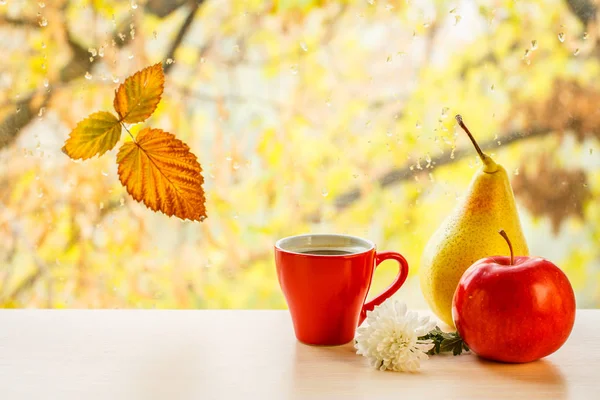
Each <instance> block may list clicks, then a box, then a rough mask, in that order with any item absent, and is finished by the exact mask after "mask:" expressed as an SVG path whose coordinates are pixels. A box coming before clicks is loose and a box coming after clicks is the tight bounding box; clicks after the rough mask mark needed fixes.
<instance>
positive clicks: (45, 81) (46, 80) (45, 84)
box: [44, 79, 50, 87]
mask: <svg viewBox="0 0 600 400" xmlns="http://www.w3.org/2000/svg"><path fill="white" fill-rule="evenodd" d="M48 86H50V81H49V80H48V79H44V87H48Z"/></svg>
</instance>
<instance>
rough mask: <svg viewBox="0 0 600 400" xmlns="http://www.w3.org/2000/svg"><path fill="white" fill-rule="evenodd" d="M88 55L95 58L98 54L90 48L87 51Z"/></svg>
mask: <svg viewBox="0 0 600 400" xmlns="http://www.w3.org/2000/svg"><path fill="white" fill-rule="evenodd" d="M88 53H90V54H91V55H92V57H96V55H98V52H97V51H96V49H95V48H93V47H90V48H89V49H88Z"/></svg>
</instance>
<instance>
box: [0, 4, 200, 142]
mask: <svg viewBox="0 0 600 400" xmlns="http://www.w3.org/2000/svg"><path fill="white" fill-rule="evenodd" d="M204 1H205V0H198V1H195V2H194V3H193V4H192V9H191V10H190V14H188V16H187V18H186V19H185V21H184V23H183V25H182V26H181V28H180V29H179V32H178V34H177V37H176V38H175V40H174V41H173V43H172V44H171V46H170V49H169V52H168V53H167V58H172V57H173V54H175V51H176V50H177V48H178V47H179V45H180V44H181V42H182V40H183V37H184V36H185V34H186V32H187V31H188V29H189V27H190V25H191V23H192V21H193V19H194V15H195V14H196V11H197V10H198V8H199V6H200V5H201V4H202V3H204ZM129 24H130V20H129V19H126V20H125V21H124V22H123V23H122V24H120V26H119V28H118V29H117V30H116V31H115V32H114V33H113V40H114V41H115V43H116V44H117V46H118V47H123V46H125V45H126V44H127V43H128V39H125V40H122V39H121V38H120V37H119V33H120V32H121V31H123V30H125V29H126V28H127V27H128V26H129ZM65 29H66V30H67V32H66V33H67V42H68V44H69V47H70V48H71V52H72V56H71V58H70V60H69V61H68V62H67V64H66V65H65V66H64V67H63V68H62V69H61V70H60V79H59V82H58V83H56V82H54V83H51V86H52V87H56V86H59V85H62V84H65V83H69V82H72V81H74V80H76V79H80V78H82V77H83V76H84V75H85V73H86V72H87V71H89V70H90V68H91V67H92V66H93V65H94V64H95V63H96V62H97V61H98V58H95V59H94V60H93V61H92V62H90V61H89V54H88V51H87V50H86V49H85V48H83V47H82V46H81V45H79V43H77V41H76V40H74V39H73V37H72V36H71V34H70V32H69V31H68V29H67V27H66V26H65ZM127 37H129V36H127ZM172 65H173V64H166V65H165V73H168V71H169V70H170V69H171V67H172ZM51 97H52V94H51V93H47V92H46V93H44V94H43V98H42V102H41V106H40V105H37V104H36V103H37V102H36V99H38V98H39V92H38V91H35V92H32V93H31V94H29V95H28V96H26V97H25V98H23V99H22V100H19V101H17V102H16V104H15V106H16V107H15V109H16V111H15V112H14V113H13V114H10V115H9V116H8V117H6V118H5V119H4V120H3V121H1V122H0V149H2V148H4V147H6V146H8V145H10V144H11V143H13V142H14V141H15V140H16V138H17V136H18V135H19V132H20V131H21V129H23V128H24V127H25V126H27V125H28V124H29V123H30V122H31V121H32V120H33V119H34V118H35V116H36V115H37V113H38V111H39V109H40V107H45V106H46V105H47V104H48V103H49V102H50V100H51Z"/></svg>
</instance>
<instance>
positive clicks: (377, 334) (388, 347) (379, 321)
mask: <svg viewBox="0 0 600 400" xmlns="http://www.w3.org/2000/svg"><path fill="white" fill-rule="evenodd" d="M366 324H367V325H366V326H361V327H360V328H358V329H357V330H356V342H355V347H356V353H357V354H361V355H363V356H365V357H367V358H368V360H369V364H371V366H372V367H374V368H377V369H380V370H382V371H384V370H391V371H408V372H414V371H416V370H417V369H419V367H420V366H421V360H427V359H428V358H429V357H428V356H427V354H426V353H427V352H428V351H429V350H430V349H431V348H432V347H433V342H432V341H431V340H430V339H427V340H420V339H419V337H421V336H425V335H427V334H428V333H429V331H431V330H432V329H433V328H435V321H430V320H429V317H421V318H419V314H418V313H416V312H413V311H407V309H406V304H404V303H402V302H400V301H398V300H394V299H388V300H386V301H385V302H383V304H381V305H380V306H378V307H375V309H374V310H373V311H370V312H367V320H366Z"/></svg>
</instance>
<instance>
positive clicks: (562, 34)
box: [558, 32, 565, 43]
mask: <svg viewBox="0 0 600 400" xmlns="http://www.w3.org/2000/svg"><path fill="white" fill-rule="evenodd" d="M558 40H560V42H561V43H562V42H564V41H565V33H564V32H560V33H559V34H558Z"/></svg>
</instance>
